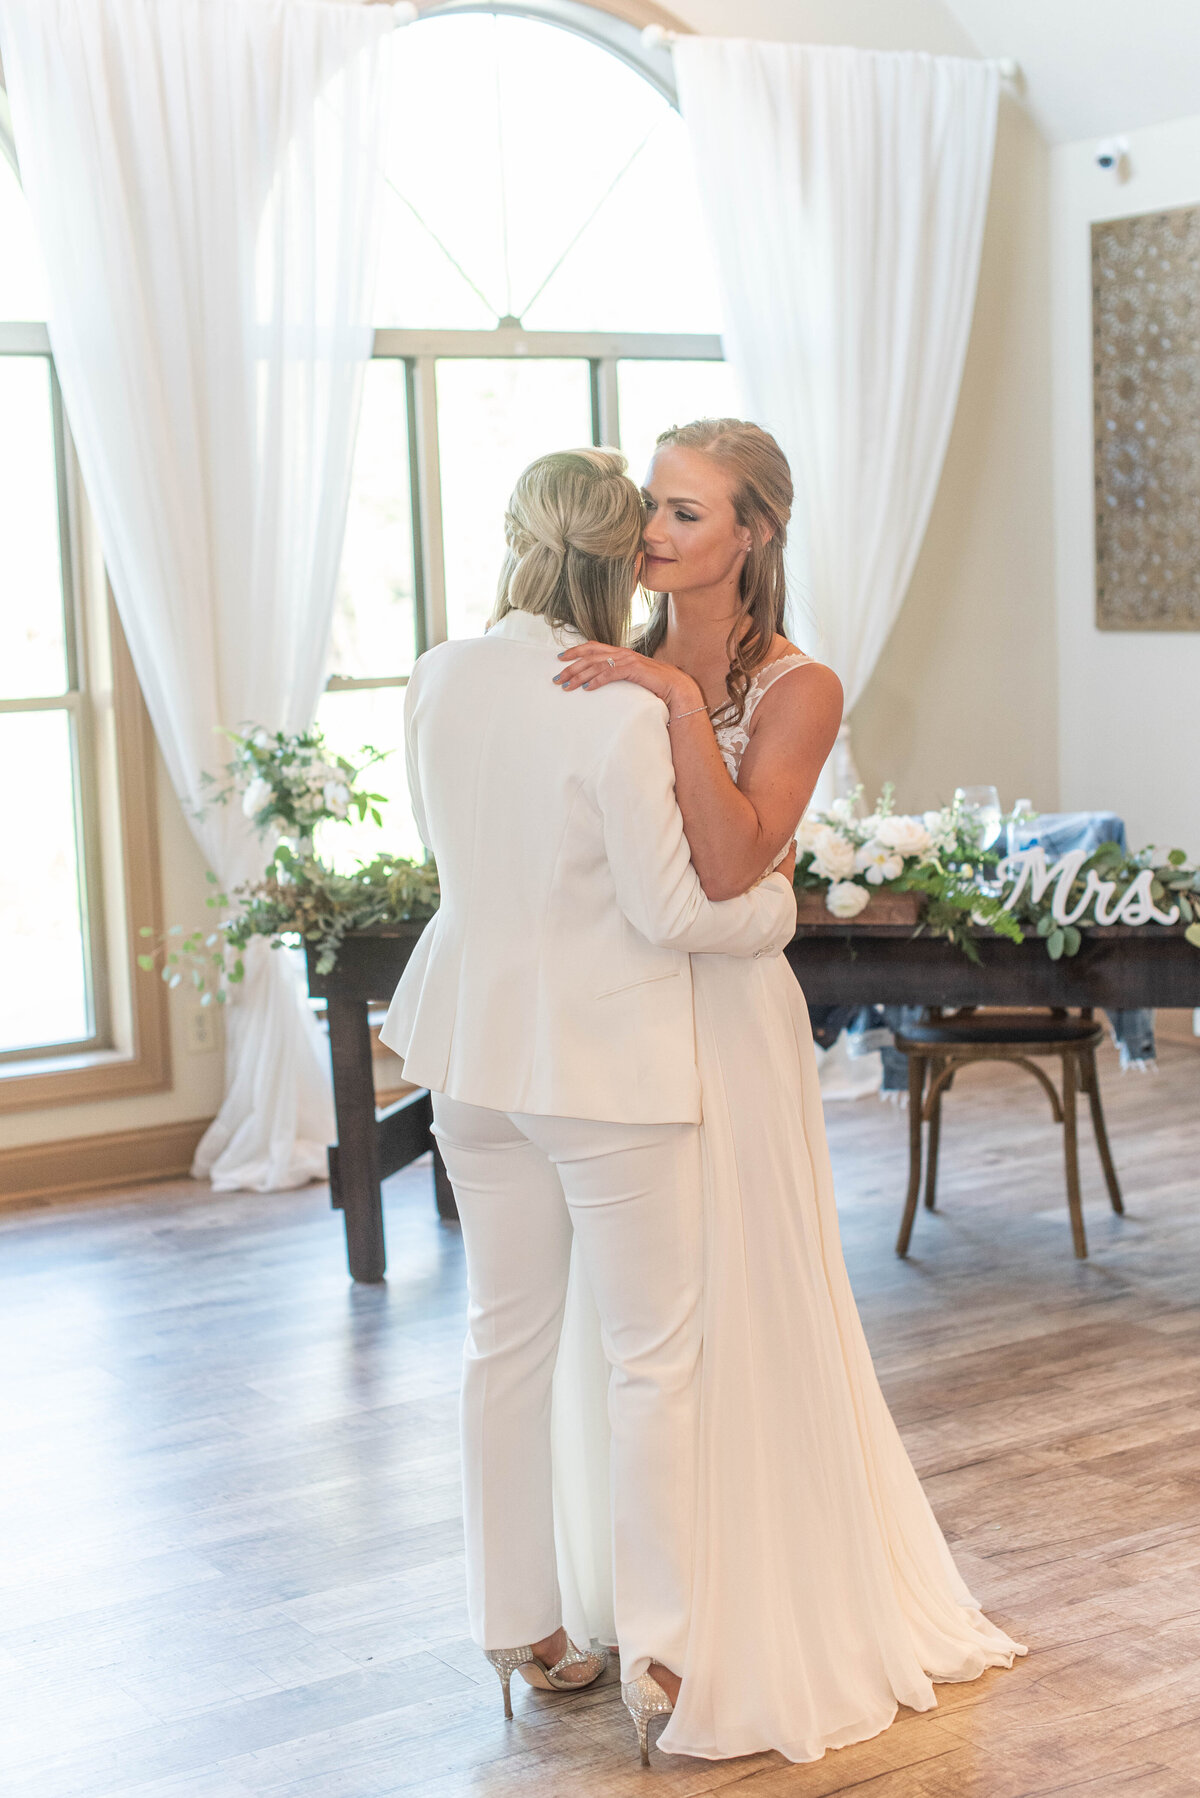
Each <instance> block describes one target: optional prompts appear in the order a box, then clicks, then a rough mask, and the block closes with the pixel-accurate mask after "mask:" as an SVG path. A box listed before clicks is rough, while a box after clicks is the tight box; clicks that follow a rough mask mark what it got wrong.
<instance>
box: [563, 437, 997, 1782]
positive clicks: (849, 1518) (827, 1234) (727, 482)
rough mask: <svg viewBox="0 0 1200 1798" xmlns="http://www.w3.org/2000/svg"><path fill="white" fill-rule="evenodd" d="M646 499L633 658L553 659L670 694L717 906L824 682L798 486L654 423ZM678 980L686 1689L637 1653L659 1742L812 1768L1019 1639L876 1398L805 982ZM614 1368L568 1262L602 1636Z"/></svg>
mask: <svg viewBox="0 0 1200 1798" xmlns="http://www.w3.org/2000/svg"><path fill="white" fill-rule="evenodd" d="M646 501H647V524H646V545H645V547H646V557H647V562H646V569H647V573H646V580H647V584H648V585H649V586H650V587H651V588H652V589H656V590H658V593H659V598H658V602H657V604H656V607H655V609H654V612H653V613H652V616H651V621H650V625H649V627H648V629H647V631H646V632H645V634H644V636H643V638H642V641H641V645H640V647H641V650H642V651H645V652H646V653H638V652H636V651H632V650H626V651H614V650H612V649H611V648H610V647H609V646H608V645H584V646H581V647H580V648H576V649H571V650H568V651H566V652H564V657H565V659H567V660H568V661H569V663H570V668H569V672H568V673H567V675H566V677H565V678H564V679H563V685H564V686H568V687H577V686H582V685H584V684H586V685H587V686H588V687H589V688H594V687H597V686H600V685H603V684H605V683H606V682H607V681H609V680H636V681H638V682H639V683H640V684H642V685H644V686H647V687H649V688H650V689H651V690H652V691H654V692H657V693H659V695H660V696H661V697H663V698H666V699H667V700H668V703H669V709H670V713H671V715H672V718H673V720H674V721H675V722H674V723H673V727H672V729H671V738H672V746H673V754H674V759H675V764H676V777H677V792H678V798H679V803H680V807H681V810H682V812H683V816H684V822H685V826H686V828H687V834H688V839H689V842H690V844H691V847H692V852H693V860H694V862H695V865H696V868H697V872H698V873H699V874H700V877H701V880H702V881H703V883H704V885H705V890H706V891H707V892H708V893H709V896H710V897H712V898H721V897H725V896H727V895H728V893H729V892H733V891H743V890H744V889H745V888H746V887H747V886H749V885H751V884H752V883H753V881H754V879H756V878H758V877H760V876H761V875H762V874H763V873H765V872H766V871H767V870H768V868H769V867H771V866H780V865H782V866H783V867H784V868H785V869H790V867H791V866H792V865H793V857H794V841H793V839H794V833H795V829H796V825H797V823H798V821H799V817H800V815H801V812H802V810H803V807H804V805H805V804H806V803H807V799H808V796H809V793H810V791H811V787H812V784H813V781H814V780H815V777H816V773H817V772H818V771H819V768H820V765H821V762H822V761H823V760H824V756H825V754H826V753H827V752H828V749H829V747H830V745H831V744H832V741H833V737H834V735H835V734H836V731H837V727H838V723H839V722H840V717H841V695H840V688H839V686H838V683H837V681H836V678H835V677H834V676H833V675H832V674H831V672H830V671H829V670H828V669H826V668H823V667H822V666H821V665H820V664H818V663H815V662H811V661H810V659H809V658H808V657H807V656H804V655H802V654H801V653H800V652H799V651H798V650H796V649H795V648H794V646H793V645H792V644H790V643H788V642H787V640H786V639H785V638H784V637H783V636H782V635H780V634H779V632H780V627H781V625H782V620H783V556H782V547H783V535H784V531H785V528H786V523H787V516H788V511H789V509H790V502H791V480H790V475H789V472H788V469H787V463H786V461H785V459H784V457H783V455H782V452H781V451H780V450H779V448H778V446H777V445H776V444H775V442H774V439H772V438H770V437H769V436H768V435H767V434H766V433H765V432H763V431H760V430H759V429H758V428H757V427H756V426H753V425H745V424H741V423H739V422H736V421H732V420H719V421H703V422H701V423H700V424H697V425H692V426H686V427H683V428H682V429H680V430H677V431H674V432H669V433H666V434H665V436H664V437H663V438H660V440H659V448H658V451H657V452H656V455H655V458H654V461H653V463H652V464H651V469H650V473H649V476H648V480H647V488H646ZM805 670H807V672H804V671H805ZM575 703H584V704H586V703H587V702H586V699H580V700H578V701H576V702H575ZM685 720H686V721H685ZM692 972H693V981H694V990H695V1010H696V1045H697V1056H698V1061H699V1067H700V1074H701V1081H702V1086H703V1095H704V1096H703V1104H704V1122H703V1126H702V1139H703V1157H704V1178H705V1276H704V1277H705V1288H704V1348H703V1364H702V1399H701V1407H702V1412H701V1425H700V1427H701V1437H702V1440H701V1454H700V1485H699V1491H698V1494H697V1503H698V1527H697V1537H696V1540H697V1552H696V1563H695V1578H694V1588H693V1600H692V1618H691V1626H690V1634H689V1638H688V1647H687V1656H686V1663H685V1665H684V1668H683V1673H682V1679H681V1680H679V1679H676V1678H675V1677H674V1676H672V1675H670V1674H669V1673H667V1672H666V1671H665V1670H664V1669H661V1668H654V1669H652V1672H653V1673H654V1674H655V1676H656V1678H657V1679H658V1680H659V1683H660V1684H661V1685H662V1687H663V1689H664V1691H665V1693H666V1694H667V1697H668V1698H670V1699H672V1700H674V1705H675V1708H674V1712H673V1714H672V1715H671V1717H670V1720H669V1722H668V1724H667V1727H666V1729H665V1730H664V1732H663V1734H662V1736H661V1738H660V1746H661V1747H662V1748H663V1749H664V1750H667V1751H672V1752H675V1753H679V1754H693V1755H702V1756H705V1757H708V1758H722V1757H725V1756H731V1755H741V1754H749V1753H753V1752H757V1751H760V1750H764V1749H776V1750H778V1751H779V1752H780V1753H782V1754H784V1755H786V1756H787V1757H788V1759H789V1760H793V1761H807V1760H814V1759H817V1758H819V1757H820V1756H821V1755H822V1754H823V1753H824V1752H825V1750H826V1749H827V1748H836V1747H843V1746H845V1745H846V1744H848V1743H851V1742H858V1741H862V1740H864V1739H865V1738H866V1737H869V1736H873V1735H876V1734H878V1733H879V1732H880V1731H881V1730H883V1729H886V1728H887V1727H888V1725H889V1724H890V1723H891V1722H892V1720H893V1718H894V1717H895V1715H896V1712H897V1708H898V1707H899V1706H900V1705H908V1706H910V1707H911V1708H912V1709H914V1710H928V1709H930V1708H931V1707H932V1706H934V1705H935V1704H936V1702H937V1700H936V1696H935V1694H934V1689H933V1686H934V1682H935V1681H962V1680H972V1679H975V1678H977V1677H978V1675H979V1674H980V1673H982V1672H983V1670H984V1669H985V1668H987V1667H995V1666H1004V1667H1008V1666H1011V1665H1012V1662H1013V1659H1014V1657H1015V1656H1016V1655H1021V1654H1024V1653H1025V1652H1026V1650H1025V1648H1024V1647H1023V1646H1022V1645H1021V1644H1019V1643H1017V1642H1014V1641H1013V1640H1011V1639H1010V1638H1009V1637H1008V1636H1007V1635H1005V1634H1004V1632H1003V1631H1002V1630H1000V1629H998V1628H997V1627H996V1626H995V1625H994V1624H992V1623H991V1622H989V1620H988V1619H987V1617H985V1616H984V1615H983V1612H982V1611H981V1610H980V1608H979V1605H978V1603H977V1601H976V1599H975V1598H974V1597H973V1596H972V1595H971V1593H970V1592H969V1591H968V1590H967V1587H966V1585H965V1584H964V1582H963V1579H962V1577H961V1575H960V1574H959V1572H958V1569H957V1568H956V1566H955V1564H954V1561H953V1559H952V1557H951V1554H950V1550H949V1548H948V1547H947V1545H946V1542H945V1539H944V1537H943V1535H942V1532H941V1530H940V1529H939V1527H938V1524H937V1521H936V1519H935V1518H934V1515H933V1512H932V1510H931V1508H930V1506H929V1503H928V1501H927V1499H926V1497H925V1495H924V1493H923V1491H922V1489H921V1485H920V1482H919V1481H918V1479H917V1476H916V1473H915V1472H914V1470H913V1467H912V1464H911V1462H910V1461H909V1458H908V1455H907V1453H906V1451H905V1449H904V1445H903V1443H902V1442H901V1440H900V1437H899V1434H898V1432H897V1430H896V1426H895V1424H894V1423H893V1421H892V1418H891V1415H890V1413H889V1411H888V1409H887V1405H886V1403H885V1402H884V1398H883V1395H882V1393H881V1391H880V1388H879V1383H878V1381H877V1379H876V1376H875V1371H874V1368H873V1366H872V1363H871V1357H870V1353H869V1350H868V1348H867V1344H866V1340H865V1338H864V1335H863V1331H862V1325H861V1323H860V1321H859V1317H858V1311H857V1308H856V1306H855V1302H854V1295H853V1293H852V1291H851V1288H850V1283H849V1280H848V1278H847V1274H846V1269H845V1264H844V1261H843V1258H842V1250H841V1243H840V1238H839V1231H838V1218H837V1208H836V1205H835V1201H834V1193H833V1181H832V1176H831V1172H830V1166H829V1156H828V1150H827V1147H826V1141H825V1129H824V1120H823V1117H822V1110H821V1097H820V1091H819V1088H818V1083H817V1069H816V1060H815V1056H814V1052H813V1043H812V1034H811V1031H810V1028H809V1021H808V1012H807V1009H806V1006H805V1003H804V999H803V996H802V994H801V992H800V989H799V987H798V986H797V984H796V981H795V978H794V976H793V974H792V972H791V970H790V968H789V967H788V965H787V962H786V960H784V958H782V957H776V958H762V959H749V960H734V959H732V958H729V957H724V956H716V955H702V956H694V957H693V958H692ZM604 1385H605V1372H604V1369H603V1364H602V1360H601V1357H600V1351H599V1347H598V1332H597V1330H596V1327H595V1324H594V1318H593V1316H592V1314H591V1313H590V1307H589V1301H588V1296H587V1294H586V1291H584V1290H583V1289H582V1282H577V1281H575V1279H574V1277H573V1285H572V1296H571V1299H570V1301H569V1304H568V1320H567V1325H566V1327H565V1330H564V1338H563V1347H562V1350H561V1352H560V1359H559V1366H558V1371H557V1374H556V1389H555V1408H554V1434H555V1456H556V1498H557V1499H559V1500H560V1502H559V1503H557V1504H556V1519H557V1533H558V1546H559V1560H560V1583H561V1585H562V1591H563V1599H564V1621H565V1622H566V1624H567V1627H568V1629H569V1631H570V1633H571V1634H572V1635H574V1636H575V1638H576V1639H579V1638H580V1637H581V1636H582V1637H586V1636H587V1635H589V1634H590V1635H591V1636H593V1637H596V1638H598V1639H600V1640H605V1641H610V1642H611V1641H612V1640H613V1639H614V1637H613V1635H612V1633H611V1630H612V1624H611V1595H610V1584H611V1576H610V1571H609V1566H608V1558H607V1519H606V1517H605V1515H604V1507H603V1503H602V1502H601V1503H599V1504H598V1503H597V1498H596V1495H597V1494H598V1493H601V1492H603V1490H604V1489H605V1482H604V1480H603V1477H602V1474H601V1472H600V1469H601V1465H602V1463H603V1460H604V1456H605V1452H606V1451H605V1422H604V1406H603V1392H604ZM589 1505H590V1507H591V1509H590V1510H589V1508H588V1507H589ZM664 1708H665V1704H664Z"/></svg>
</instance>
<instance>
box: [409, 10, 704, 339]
mask: <svg viewBox="0 0 1200 1798" xmlns="http://www.w3.org/2000/svg"><path fill="white" fill-rule="evenodd" d="M395 66H396V74H395V87H394V90H393V96H392V109H391V120H392V129H391V142H390V145H389V152H388V164H387V175H388V182H389V191H390V198H389V201H388V212H387V215H386V224H385V231H386V235H385V240H384V255H383V270H382V276H381V283H380V289H379V292H380V305H379V314H378V320H379V323H380V324H381V325H404V326H415V327H422V326H438V327H442V328H445V329H478V328H480V327H483V328H486V327H488V326H491V325H494V324H495V322H496V320H497V319H498V318H499V317H500V316H502V315H508V314H511V315H513V316H515V317H517V318H520V319H522V321H523V322H524V324H525V325H526V327H527V328H528V329H530V330H542V331H551V330H578V331H587V330H609V331H618V330H620V331H719V330H720V307H719V303H718V299H717V289H716V283H715V279H714V276H713V271H712V266H711V261H710V257H709V253H708V247H707V241H706V237H705V231H704V226H703V223H702V221H701V218H700V214H699V206H698V201H697V195H696V183H695V176H694V174H693V172H692V167H691V162H690V159H689V153H688V149H687V143H686V139H685V134H684V128H683V121H682V120H681V119H680V117H679V115H678V114H677V113H676V112H675V111H674V110H673V108H672V107H671V106H670V105H669V104H668V103H667V101H666V100H665V99H664V98H663V97H662V95H661V94H659V93H658V92H657V90H656V89H655V88H653V87H651V85H650V83H649V82H648V81H646V80H645V79H644V78H643V77H642V76H641V75H640V74H638V73H637V71H636V70H634V69H631V68H629V67H628V65H627V64H625V63H623V62H621V61H620V60H619V59H618V58H617V57H615V56H613V55H612V54H611V53H610V52H609V51H607V50H605V49H603V48H601V47H600V46H599V45H598V44H595V43H591V42H589V41H588V40H587V39H586V38H584V37H580V36H579V35H577V34H576V33H574V32H570V31H566V30H563V29H560V28H559V27H557V26H553V25H547V24H544V23H541V22H540V21H537V20H533V19H520V18H511V17H505V16H497V15H494V14H493V15H484V14H482V13H467V14H462V15H458V16H450V17H441V18H428V19H421V20H419V21H418V22H417V23H416V24H414V25H412V26H410V27H409V28H408V30H407V31H405V33H404V34H403V36H402V37H401V38H400V39H399V40H398V42H397V56H396V65H395ZM651 201H653V202H654V203H655V204H657V205H659V206H660V208H661V207H663V206H665V207H667V208H668V212H667V213H666V214H665V215H664V216H665V217H666V218H667V220H668V222H667V223H666V225H665V226H664V225H663V223H662V219H661V218H660V221H659V224H658V226H657V227H656V228H655V229H654V231H653V233H652V235H653V236H654V237H655V239H656V240H657V241H656V243H655V245H654V253H653V257H652V263H651V266H650V272H649V273H647V259H646V254H645V248H644V244H645V238H646V235H647V229H648V227H647V214H648V210H649V206H650V203H651Z"/></svg>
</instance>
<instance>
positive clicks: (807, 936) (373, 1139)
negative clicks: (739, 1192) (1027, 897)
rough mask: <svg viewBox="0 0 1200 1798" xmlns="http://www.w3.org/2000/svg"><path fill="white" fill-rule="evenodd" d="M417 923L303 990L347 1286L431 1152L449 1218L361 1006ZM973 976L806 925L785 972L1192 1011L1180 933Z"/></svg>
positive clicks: (948, 946) (424, 1148)
mask: <svg viewBox="0 0 1200 1798" xmlns="http://www.w3.org/2000/svg"><path fill="white" fill-rule="evenodd" d="M423 928H424V926H423V925H422V924H389V925H381V926H379V927H378V928H377V929H375V930H372V931H363V932H358V933H355V934H353V935H349V936H347V937H346V939H345V941H344V942H343V944H342V947H341V951H340V953H339V955H338V959H337V963H336V965H335V966H334V968H333V969H332V971H331V972H330V973H328V974H318V973H317V970H316V955H315V953H313V952H312V951H311V950H310V951H309V953H308V987H309V992H310V993H311V994H312V996H313V998H315V999H324V1000H325V1001H326V1004H327V1007H328V1011H327V1015H328V1021H329V1047H330V1054H331V1058H332V1062H333V1095H334V1106H335V1109H336V1113H337V1132H338V1142H337V1147H336V1148H332V1149H330V1151H329V1184H330V1194H331V1198H332V1203H333V1205H334V1206H335V1207H336V1208H338V1209H340V1210H341V1211H342V1213H343V1216H344V1218H345V1223H346V1252H347V1259H348V1262H349V1267H350V1273H351V1275H352V1276H353V1278H354V1279H355V1280H364V1281H374V1280H382V1279H383V1276H384V1270H385V1267H386V1253H385V1245H384V1231H383V1205H382V1200H381V1196H380V1183H381V1181H383V1180H385V1179H386V1178H387V1177H388V1175H389V1174H393V1173H395V1172H396V1171H397V1169H398V1168H402V1167H405V1166H407V1165H408V1163H409V1162H410V1161H414V1160H415V1159H416V1158H417V1156H419V1155H423V1154H425V1153H427V1152H428V1151H429V1150H430V1149H432V1150H433V1188H434V1198H435V1202H436V1204H437V1209H438V1214H439V1216H441V1217H443V1218H446V1219H453V1218H455V1217H457V1215H458V1214H457V1211H456V1209H455V1205H454V1195H453V1192H452V1191H451V1188H450V1182H449V1180H448V1179H447V1177H446V1170H445V1167H444V1166H443V1164H442V1160H441V1157H440V1155H439V1154H438V1151H437V1146H436V1144H435V1143H434V1141H433V1139H432V1137H431V1136H430V1131H429V1127H430V1123H431V1121H432V1116H433V1113H432V1107H431V1104H430V1099H429V1094H428V1093H427V1092H425V1091H419V1092H415V1093H412V1094H409V1095H408V1096H407V1097H405V1098H403V1099H401V1100H400V1101H399V1102H398V1103H396V1104H394V1105H389V1106H387V1107H385V1108H384V1109H382V1110H378V1111H377V1109H376V1105H375V1092H374V1084H373V1079H372V1072H371V1033H370V1028H369V1025H368V1022H367V1014H368V1007H369V1006H371V1005H373V1004H374V1005H381V1004H386V1003H387V1002H388V1000H390V998H391V996H392V993H393V991H394V990H395V986H396V982H397V981H398V980H399V978H400V975H401V974H402V972H403V971H404V967H405V964H406V963H407V961H408V958H409V956H410V955H411V954H412V951H413V946H414V944H415V943H416V941H417V938H418V937H419V936H420V934H421V931H422V929H423ZM976 946H977V948H978V950H979V955H980V960H979V963H978V964H977V963H975V962H972V961H970V960H969V959H968V958H967V956H965V955H964V954H963V952H962V950H961V949H957V948H955V947H954V945H953V944H952V943H948V942H947V941H945V939H944V938H941V937H933V936H917V937H914V936H913V932H912V925H911V924H884V923H877V922H871V923H865V922H862V921H861V920H860V921H857V922H855V923H844V922H839V921H838V920H836V919H833V918H831V919H830V920H829V922H828V923H827V924H826V923H811V924H809V923H806V924H805V925H803V926H802V927H801V928H799V929H797V932H796V935H795V937H794V938H793V939H792V942H791V943H790V945H789V947H788V950H787V957H788V961H789V962H790V963H791V966H792V968H793V970H794V972H795V974H796V978H797V979H798V980H799V982H800V985H801V987H802V988H803V991H804V995H805V998H806V999H807V1000H808V1002H809V1004H810V1005H854V1006H860V1005H943V1006H957V1005H1017V1006H1040V1005H1062V1006H1070V1007H1078V1006H1090V1007H1092V1008H1094V1009H1096V1010H1104V1011H1120V1010H1131V1011H1132V1010H1139V1009H1149V1008H1152V1007H1157V1006H1175V1007H1180V1008H1192V1007H1196V1006H1200V950H1197V949H1193V948H1192V947H1191V945H1190V944H1189V943H1187V942H1185V940H1184V936H1183V929H1182V927H1164V926H1159V925H1153V924H1147V925H1142V926H1140V927H1139V928H1136V929H1135V928H1133V927H1131V926H1128V925H1115V926H1113V927H1112V928H1110V929H1107V930H1088V931H1085V932H1084V939H1083V946H1082V947H1081V949H1080V951H1079V953H1078V955H1075V956H1072V957H1070V958H1067V957H1064V958H1063V959H1062V960H1060V961H1051V960H1050V957H1049V956H1048V955H1047V953H1046V947H1045V944H1044V943H1043V942H1041V941H1040V940H1037V939H1035V938H1032V937H1030V938H1027V939H1026V941H1025V942H1024V943H1010V942H1007V941H1005V940H1004V939H1003V938H999V937H995V936H993V935H992V934H991V933H990V932H989V931H986V930H981V931H979V932H978V933H977V936H976Z"/></svg>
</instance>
